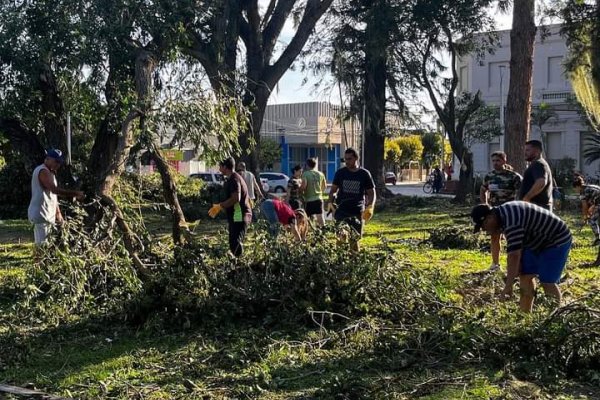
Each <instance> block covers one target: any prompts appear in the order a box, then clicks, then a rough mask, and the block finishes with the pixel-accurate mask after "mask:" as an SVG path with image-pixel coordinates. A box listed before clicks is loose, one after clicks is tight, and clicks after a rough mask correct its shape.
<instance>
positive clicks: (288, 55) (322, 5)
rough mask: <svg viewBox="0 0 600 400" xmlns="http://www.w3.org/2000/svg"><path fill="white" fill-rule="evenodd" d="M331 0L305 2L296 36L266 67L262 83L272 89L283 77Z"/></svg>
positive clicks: (308, 0)
mask: <svg viewBox="0 0 600 400" xmlns="http://www.w3.org/2000/svg"><path fill="white" fill-rule="evenodd" d="M332 2H333V0H307V3H306V9H305V11H304V15H303V16H302V21H301V22H300V24H299V25H298V29H297V30H296V34H295V35H294V37H293V38H292V40H291V41H290V43H289V44H288V45H287V47H286V48H285V50H284V51H283V53H282V54H281V56H280V57H279V59H278V60H277V62H275V63H274V64H273V65H272V66H271V67H268V68H267V69H266V71H265V74H264V76H263V81H264V82H265V83H266V84H267V86H269V88H273V87H274V86H275V83H277V81H278V80H279V79H280V78H281V77H282V76H283V74H284V73H285V71H287V69H288V68H289V67H290V65H292V63H293V62H294V60H295V59H296V57H297V56H298V54H299V53H300V51H302V48H303V47H304V44H305V43H306V41H307V40H308V37H309V36H310V34H311V33H312V31H313V29H314V28H315V25H316V23H317V21H318V20H319V19H320V18H321V16H322V15H323V14H324V13H325V11H326V10H327V9H328V8H329V6H330V5H331V3H332Z"/></svg>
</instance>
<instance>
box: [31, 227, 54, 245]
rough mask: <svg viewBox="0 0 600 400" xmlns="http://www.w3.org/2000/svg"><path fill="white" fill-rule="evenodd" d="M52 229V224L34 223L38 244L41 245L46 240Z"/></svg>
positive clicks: (34, 236)
mask: <svg viewBox="0 0 600 400" xmlns="http://www.w3.org/2000/svg"><path fill="white" fill-rule="evenodd" d="M51 230H52V224H49V223H47V222H46V223H43V224H34V225H33V239H34V241H35V244H36V245H38V246H39V245H40V244H42V243H44V242H45V241H46V238H47V237H48V234H49V233H50V231H51Z"/></svg>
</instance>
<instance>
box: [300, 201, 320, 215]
mask: <svg viewBox="0 0 600 400" xmlns="http://www.w3.org/2000/svg"><path fill="white" fill-rule="evenodd" d="M304 211H306V215H308V216H309V217H310V216H311V215H318V214H323V200H314V201H307V202H306V204H305V205H304Z"/></svg>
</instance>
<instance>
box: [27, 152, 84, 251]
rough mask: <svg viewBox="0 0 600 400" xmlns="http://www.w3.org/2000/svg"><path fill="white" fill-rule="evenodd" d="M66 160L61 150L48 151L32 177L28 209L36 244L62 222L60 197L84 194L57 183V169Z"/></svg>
mask: <svg viewBox="0 0 600 400" xmlns="http://www.w3.org/2000/svg"><path fill="white" fill-rule="evenodd" d="M63 162H64V158H63V155H62V152H61V151H60V150H56V149H51V150H48V151H46V159H45V160H44V163H43V164H41V165H38V166H37V167H36V168H35V169H34V170H33V174H32V177H31V202H30V203H29V209H28V210H27V216H28V218H29V221H30V222H31V223H32V224H33V226H34V228H33V235H34V238H35V244H36V245H40V244H42V243H43V242H44V241H45V240H46V237H47V236H48V233H49V232H50V229H52V226H53V225H55V224H62V223H63V217H62V214H61V213H60V208H59V207H58V197H57V196H64V197H75V198H76V199H77V200H82V199H83V197H84V194H83V192H82V191H79V190H67V189H61V188H59V187H58V186H57V183H56V176H55V174H56V171H57V170H58V169H59V168H60V166H61V164H62V163H63Z"/></svg>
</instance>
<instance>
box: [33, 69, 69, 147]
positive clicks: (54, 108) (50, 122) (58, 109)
mask: <svg viewBox="0 0 600 400" xmlns="http://www.w3.org/2000/svg"><path fill="white" fill-rule="evenodd" d="M38 78H39V79H38V84H39V87H40V90H41V94H42V99H41V100H42V103H41V106H42V117H43V122H44V138H45V139H46V141H47V143H45V144H46V145H47V146H48V147H50V148H55V149H61V150H62V151H63V152H65V154H66V150H67V126H66V119H67V114H66V111H65V106H64V103H63V101H62V98H61V97H60V93H59V90H58V83H57V82H56V77H55V75H54V71H53V70H52V68H51V67H50V66H49V65H48V64H43V65H42V70H41V71H40V74H39V77H38Z"/></svg>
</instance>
